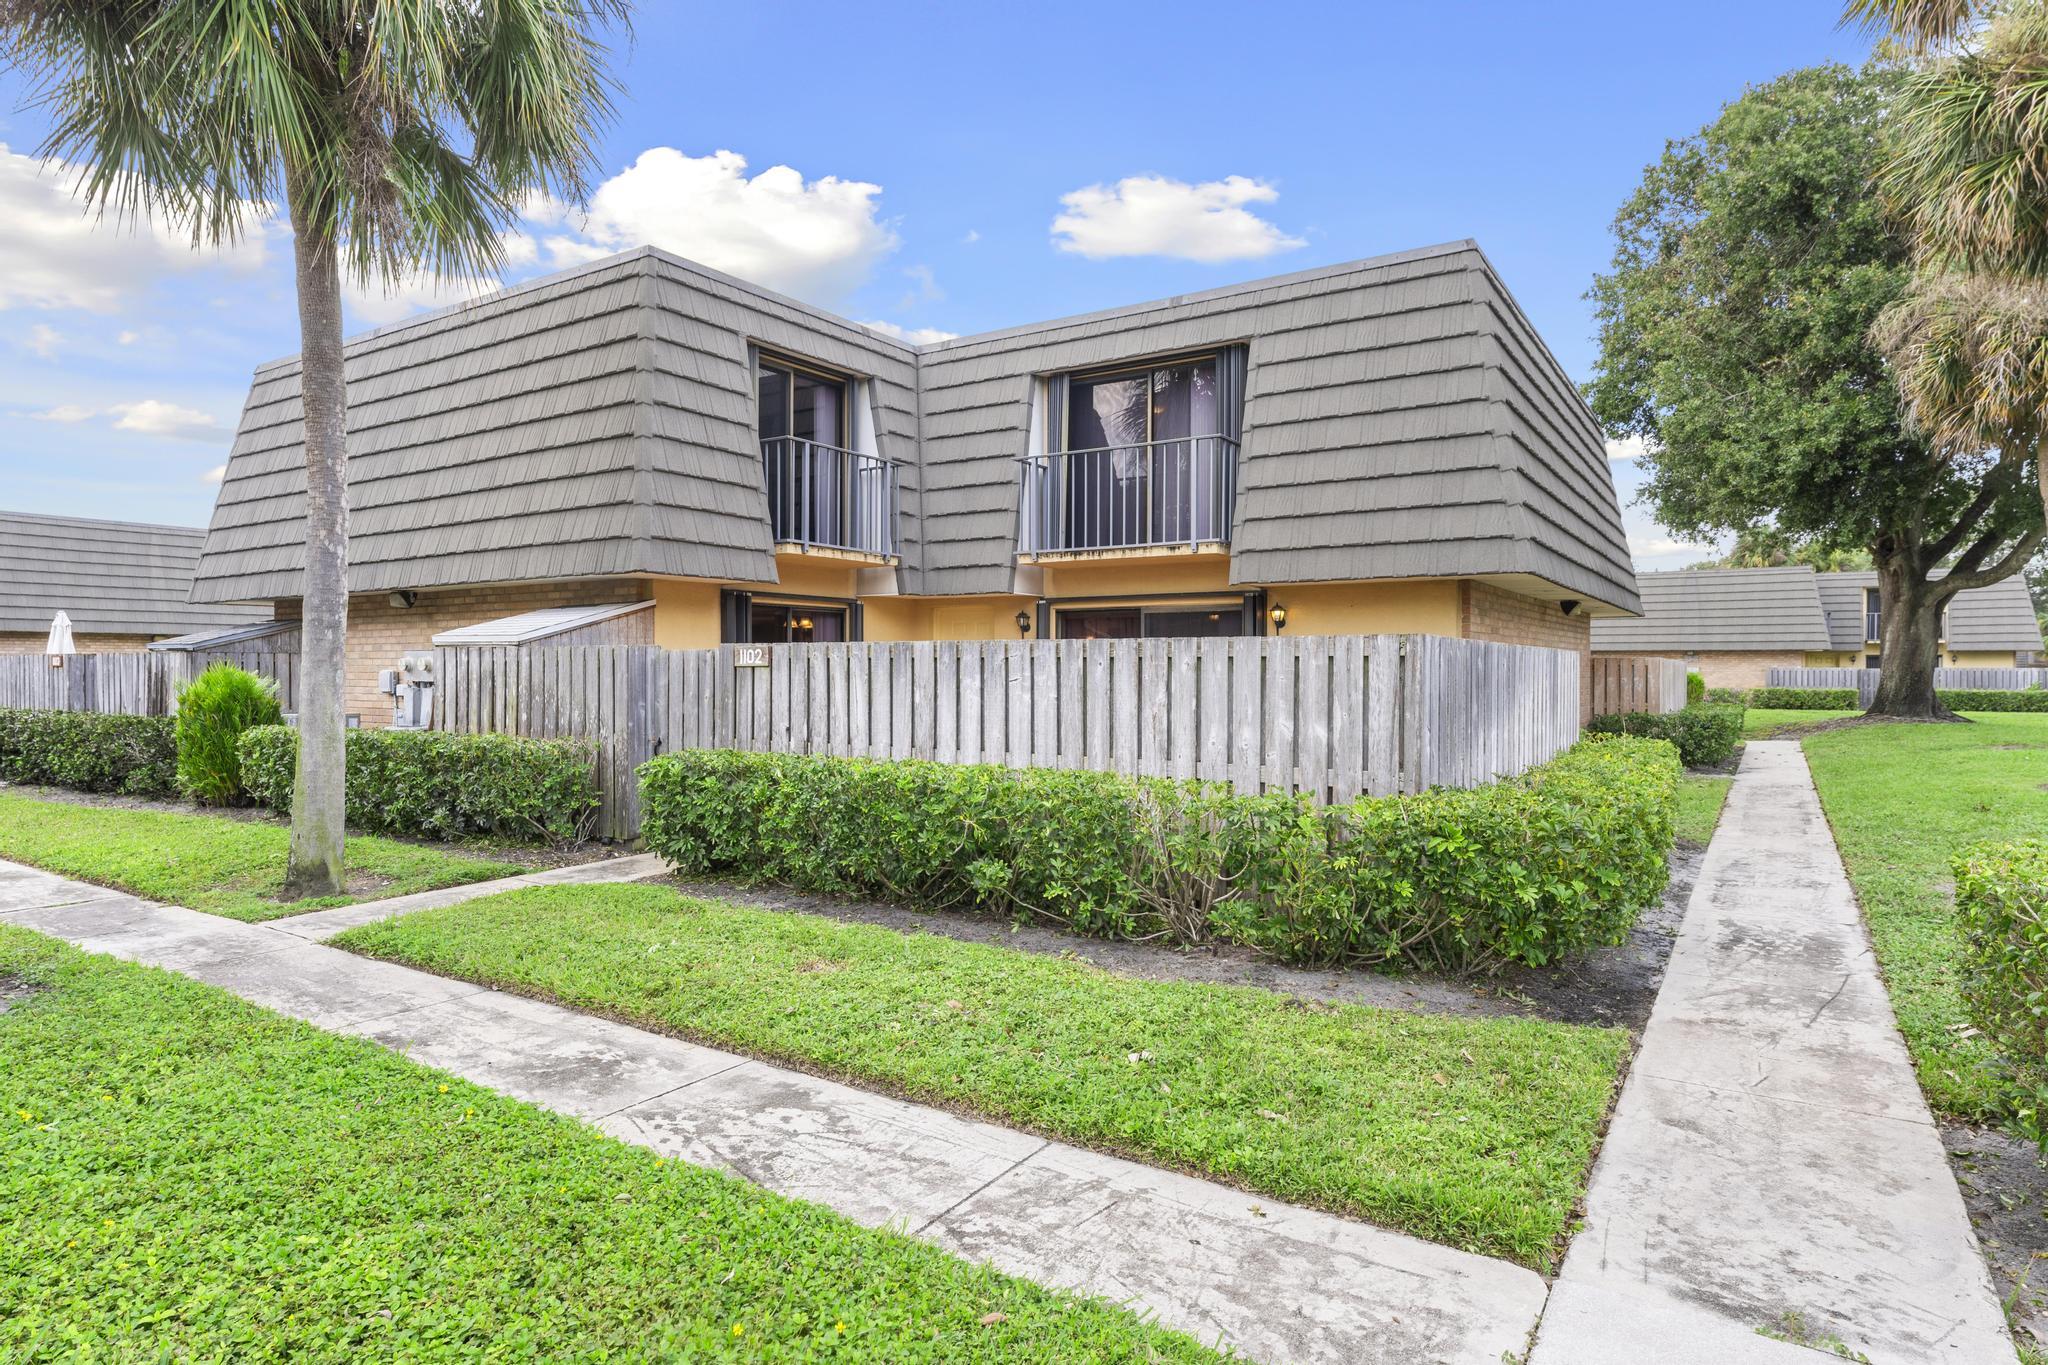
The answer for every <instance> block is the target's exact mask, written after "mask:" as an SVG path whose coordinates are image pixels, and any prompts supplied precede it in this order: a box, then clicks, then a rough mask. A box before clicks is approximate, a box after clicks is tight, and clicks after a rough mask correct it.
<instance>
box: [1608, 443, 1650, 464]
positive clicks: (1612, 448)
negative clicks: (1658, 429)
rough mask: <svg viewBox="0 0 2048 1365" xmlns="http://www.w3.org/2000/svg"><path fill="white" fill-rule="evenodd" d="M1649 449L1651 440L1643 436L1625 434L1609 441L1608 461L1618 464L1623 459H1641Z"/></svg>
mask: <svg viewBox="0 0 2048 1365" xmlns="http://www.w3.org/2000/svg"><path fill="white" fill-rule="evenodd" d="M1649 450H1650V446H1649V442H1647V441H1645V440H1644V439H1643V438H1642V437H1641V436H1623V437H1620V438H1618V439H1616V440H1611V441H1609V442H1608V443H1607V462H1608V463H1609V464H1616V463H1619V462H1620V461H1622V460H1640V459H1642V458H1643V456H1645V455H1647V454H1648V453H1649Z"/></svg>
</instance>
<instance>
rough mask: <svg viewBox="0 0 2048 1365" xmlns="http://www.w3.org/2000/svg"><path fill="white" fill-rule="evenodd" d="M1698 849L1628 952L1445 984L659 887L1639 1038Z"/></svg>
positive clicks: (1158, 971) (1679, 866)
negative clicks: (1626, 1032)
mask: <svg viewBox="0 0 2048 1365" xmlns="http://www.w3.org/2000/svg"><path fill="white" fill-rule="evenodd" d="M1705 851H1706V850H1705V848H1704V846H1702V845H1699V844H1694V843H1690V842H1688V841H1683V840H1681V841H1680V843H1679V845H1678V847H1677V848H1676V849H1674V850H1673V852H1672V855H1671V884H1670V886H1669V887H1668V888H1667V889H1666V890H1665V893H1664V898H1663V901H1662V903H1661V904H1659V905H1657V906H1655V907H1653V908H1652V909H1650V910H1648V911H1646V912H1645V913H1644V914H1643V916H1642V918H1641V919H1640V920H1639V921H1638V922H1637V924H1636V927H1635V929H1634V931H1633V932H1631V933H1630V935H1629V937H1628V940H1627V942H1625V943H1623V944H1622V945H1620V946H1619V947H1615V948H1601V949H1597V950H1595V951H1594V952H1592V953H1589V954H1587V955H1586V956H1585V957H1583V958H1581V959H1579V960H1577V961H1575V962H1572V963H1570V964H1568V965H1565V966H1560V967H1549V968H1526V967H1524V968H1513V969H1510V970H1508V971H1504V972H1502V973H1500V974H1498V975H1494V976H1473V977H1454V976H1442V975H1432V974H1429V973H1422V972H1407V973H1403V974H1401V975H1398V976H1397V975H1394V974H1392V973H1389V972H1381V971H1374V970H1371V969H1369V968H1342V967H1338V968H1311V967H1290V966H1288V965H1286V964H1285V963H1282V962H1276V961H1274V960H1273V959H1272V958H1269V957H1263V956H1261V955H1259V954H1258V953H1255V952H1253V951H1252V950H1251V949H1249V948H1240V947H1236V946H1234V945H1231V944H1204V945H1202V946H1200V947H1194V948H1179V947H1171V946H1168V945H1165V944H1157V943H1127V942H1117V941H1112V940H1107V939H1097V938H1083V937H1081V936H1079V935H1075V934H1069V933H1066V932H1064V931H1062V930H1059V929H1054V928H1050V927H1047V926H1043V925H1034V924H1021V925H1020V924H1014V923H1012V922H1011V921H1009V920H1007V919H1004V918H1001V917H1000V916H995V915H983V914H973V913H966V912H959V911H934V912H925V911H919V910H908V909H904V908H903V907H901V906H895V905H883V904H878V903H875V902H872V901H854V900H841V899H839V898H837V897H833V896H819V895H812V894H810V893H807V892H802V891H793V890H789V889H787V888H784V887H775V886H740V885H735V884H733V883H730V882H706V881H692V880H684V879H681V878H676V877H668V878H662V879H659V881H660V882H664V883H666V884H667V885H670V886H673V887H676V888H677V889H678V890H681V891H683V892H685V893H687V894H689V895H693V896H703V897H706V898H710V899H717V900H723V901H729V902H731V903H733V904H736V905H748V906H755V907H758V908H760V909H764V910H794V911H799V912H801V913H804V914H811V915H824V916H827V917H829V918H832V919H837V920H842V921H845V922H848V923H856V924H875V925H881V926H882V927H884V928H889V929H899V930H902V931H904V932H907V933H927V934H938V935H941V936H943V937H946V938H951V939H957V940H960V941H963V942H968V943H999V944H1002V945H1003V946H1005V947H1008V948H1017V949H1021V950H1023V951H1025V952H1031V953H1043V954H1046V955H1047V956H1051V957H1071V958H1074V959H1075V960H1077V961H1081V962H1088V963H1092V964H1093V965H1095V966H1097V967H1101V968H1103V969H1104V970H1105V971H1111V972H1117V973H1119V974H1121V975H1124V976H1134V977H1139V978H1142V979H1146V980H1152V981H1199V982H1207V983H1210V984H1214V985H1226V986H1256V987H1259V988H1261V989H1264V990H1269V991H1278V992H1281V993H1283V994H1286V995H1292V996H1296V997H1298V998H1300V999H1303V1000H1318V1001H1327V1002H1345V1003H1351V1004H1360V1005H1376V1006H1380V1007H1382V1008H1386V1009H1400V1010H1412V1011H1415V1012H1417V1013H1421V1014H1450V1015H1467V1016H1476V1017H1502V1016H1521V1017H1533V1018H1541V1019H1551V1020H1556V1021H1558V1022H1562V1023H1573V1024H1602V1025H1613V1026H1619V1027H1624V1028H1629V1029H1633V1030H1637V1031H1640V1030H1641V1029H1642V1027H1643V1025H1644V1024H1645V1023H1646V1022H1647V1021H1648V1020H1649V1017H1650V1006H1651V1005H1652V1004H1653V1003H1654V1002H1655V1000H1656V998H1657V987H1658V986H1659V984H1660V983H1661V982H1662V981H1663V979H1664V964H1665V962H1666V961H1667V960H1668V959H1669V958H1670V956H1671V945H1672V943H1673V941H1674V940H1675V939H1676V938H1677V935H1678V924H1679V920H1680V919H1681V918H1682V917H1683V916H1684V913H1685V903H1686V901H1687V899H1689V898H1690V897H1691V895H1692V885H1693V881H1694V880H1695V879H1696V878H1697V877H1698V875H1699V866H1700V859H1701V858H1702V857H1703V856H1704V854H1705Z"/></svg>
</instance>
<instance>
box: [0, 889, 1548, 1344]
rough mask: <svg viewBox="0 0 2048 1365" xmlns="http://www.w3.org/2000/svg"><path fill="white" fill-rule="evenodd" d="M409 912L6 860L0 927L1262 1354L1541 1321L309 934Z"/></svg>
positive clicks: (1079, 1170)
mask: <svg viewBox="0 0 2048 1365" xmlns="http://www.w3.org/2000/svg"><path fill="white" fill-rule="evenodd" d="M620 861H621V862H623V861H624V860H620ZM601 866H608V867H610V868H611V869H612V870H613V871H614V872H630V871H631V870H632V869H630V868H621V867H619V866H618V864H616V863H614V864H608V865H601ZM573 871H574V869H561V870H560V872H558V873H543V874H536V875H535V876H533V877H518V878H511V879H508V880H507V881H503V882H494V883H490V884H489V885H487V886H485V887H466V888H457V889H454V890H452V891H450V892H432V893H428V897H441V896H453V897H455V898H456V899H462V898H466V897H468V896H474V895H479V894H484V893H486V892H488V891H490V890H494V889H502V888H504V887H507V886H510V885H516V884H532V883H533V882H534V881H535V880H537V879H539V878H554V879H556V880H561V879H563V878H564V877H565V876H567V874H569V873H572V872H573ZM424 899H425V898H421V897H406V898H404V899H403V900H394V901H386V902H382V903H380V904H378V905H371V906H351V907H346V908H345V909H343V910H334V911H321V912H318V913H317V914H310V915H301V916H297V917H295V918H293V919H290V920H279V921H275V922H273V923H271V924H268V925H252V924H241V923H237V922H235V921H233V920H227V919H222V918H219V917H217V916H213V915H204V914H200V913H198V912H196V911H192V910H183V909H179V908H176V907H173V906H162V905H155V904H151V903H150V902H147V901H143V900H138V899H137V898H135V897H133V896H127V895H123V894H121V893H120V892H115V891H108V890H105V889H103V888H100V887H96V886H88V885H84V884H82V883H79V882H72V881H67V880H65V879H64V878H61V877H57V876H54V875H52V874H50V873H46V872H41V871H38V870H35V869H33V868H27V867H22V866H19V865H17V864H13V863H6V862H0V923H5V924H14V925H19V926H21V927H23V928H28V929H34V930H38V931H40V932H42V933H46V934H52V935H54V936H56V937H58V938H62V939H66V940H68V941H70V942H72V943H74V944H77V945H78V946H80V947H82V948H86V949H89V950H91V951H94V952H103V953H109V954H111V955H113V956H115V957H120V958H126V959H129V960H132V961H138V962H146V963H152V964H154V965H156V966H160V967H168V968H170V969H172V970H175V971H179V972H182V973H184V974H185V975H187V976H191V977H194V978H196V979H198V980H200V981H205V982H208V983H210V984H212V985H215V986H220V987H224V988H226V989H227V990H231V991H233V992H235V993H236V994H238V995H240V996H242V997H244V998H246V999H248V1000H252V1001H254V1002H255V1003H257V1004H259V1005H264V1006H267V1007H269V1008H271V1009H274V1010H277V1011H279V1012H281V1013H284V1014H288V1015H292V1016H294V1017H296V1018H299V1019H304V1020H306V1021H308V1022H309V1023H313V1024H316V1025H318V1026H320V1027H322V1028H326V1029H332V1030H335V1031H337V1032H341V1033H352V1034H356V1035H359V1036H362V1037H365V1038H370V1039H373V1040H375V1041H376V1042H379V1043H382V1044H383V1045H384V1046H386V1047H389V1048H392V1049H394V1050H397V1051H401V1052H404V1053H406V1054H408V1055H409V1056H411V1057H413V1058H414V1059H416V1060H418V1061H421V1062H425V1063H427V1064H429V1065H432V1066H436V1067H439V1068H441V1069H442V1070H444V1071H449V1072H452V1073H454V1074H456V1075H459V1076H463V1077H466V1078H467V1079H469V1080H472V1081H475V1082H477V1083H479V1084H481V1085H486V1086H489V1087H491V1088H492V1089H494V1090H498V1091H502V1092H503V1093H505V1094H508V1095H511V1096H514V1097H516V1098H518V1099H522V1100H527V1101H530V1102H532V1103H534V1104H538V1105H541V1106H543V1107H545V1108H549V1109H553V1110H557V1111H559V1112H561V1113H565V1114H570V1115H574V1116H576V1117H578V1118H582V1119H586V1120H588V1121H590V1122H592V1123H595V1124H597V1125H598V1126H600V1127H601V1128H603V1129H605V1130H606V1131H607V1132H610V1133H613V1134H615V1135H617V1136H618V1137H621V1138H624V1139H626V1140H627V1141H630V1142H636V1143H639V1144H641V1145H642V1146H646V1147H650V1148H653V1149H654V1150H655V1151H658V1152H662V1153H664V1154H666V1155H669V1156H674V1157H678V1158H681V1159H683V1160H687V1161H691V1162H695V1163H698V1164H701V1165H705V1166H715V1167H719V1168H722V1169H725V1170H728V1171H731V1172H733V1173H735V1174H737V1175H740V1176H743V1177H745V1178H746V1179H748V1180H751V1181H753V1182H755V1183H756V1184H759V1185H762V1186H765V1187H767V1188H768V1189H771V1190H775V1191H778V1192H780V1193H782V1194H786V1195H792V1196H794V1197H797V1198H801V1199H808V1200H814V1201H816V1202H818V1203H821V1204H827V1205H830V1206H831V1207H833V1208H835V1209H837V1210H839V1211H840V1212H841V1213H843V1214H845V1215H847V1216H848V1217H850V1218H852V1219H854V1220H855V1221H857V1222H860V1223H864V1224H867V1225H869V1226H872V1227H881V1226H894V1227H898V1228H902V1229H904V1230H907V1231H909V1232H911V1233H913V1234H915V1235H916V1236H919V1237H922V1238H925V1239H927V1240H929V1241H932V1242H935V1243H937V1244H939V1245H940V1246H943V1247H946V1248H948V1249H950V1250H952V1251H954V1252H957V1253H958V1254H960V1255H962V1256H965V1257H968V1258H970V1259H974V1260H981V1261H988V1262H992V1263H993V1264H994V1265H996V1266H997V1267H998V1268H1000V1269H1002V1270H1006V1271H1009V1272H1011V1273H1013V1274H1017V1275H1022V1276H1026V1277H1028V1278H1030V1279H1033V1280H1037V1281H1039V1282H1041V1283H1044V1284H1050V1285H1058V1286H1063V1287H1067V1288H1073V1289H1078V1290H1081V1291H1083V1292H1085V1293H1090V1294H1096V1295H1100V1296H1102V1297H1104V1298H1107V1299H1111V1300H1114V1301H1118V1302H1128V1303H1130V1304H1131V1305H1132V1306H1133V1307H1135V1308H1137V1309H1139V1310H1141V1311H1146V1312H1149V1313H1151V1314H1153V1315H1155V1316H1156V1317H1158V1318H1159V1319H1160V1320H1161V1321H1163V1322H1165V1323H1167V1324H1169V1325H1171V1326H1174V1327H1177V1328H1180V1329H1182V1330H1183V1331H1186V1332H1188V1333H1190V1334H1192V1335H1194V1336H1196V1337H1199V1338H1201V1339H1202V1340H1204V1341H1208V1342H1218V1341H1221V1342H1225V1343H1228V1344H1230V1345H1231V1346H1234V1347H1235V1348H1236V1349H1237V1350H1238V1351H1239V1352H1241V1353H1243V1354H1246V1355H1249V1356H1251V1357H1253V1358H1254V1359H1257V1360H1262V1361H1266V1362H1269V1363H1272V1362H1280V1361H1330V1362H1340V1361H1341V1362H1370V1361H1380V1362H1386V1363H1387V1365H1395V1363H1396V1362H1398V1363H1399V1365H1420V1363H1421V1362H1439V1361H1441V1362H1470V1363H1471V1365H1499V1362H1500V1361H1501V1360H1503V1359H1512V1358H1516V1357H1518V1356H1519V1355H1520V1353H1521V1352H1522V1351H1523V1350H1524V1349H1525V1348H1526V1347H1527V1344H1528V1340H1529V1334H1530V1331H1531V1330H1532V1329H1533V1328H1534V1326H1535V1324H1536V1319H1537V1315H1538V1314H1539V1313H1540V1312H1541V1311H1542V1308H1543V1298H1544V1285H1543V1281H1542V1279H1541V1278H1540V1277H1539V1276H1537V1275H1536V1274H1535V1273H1533V1272H1531V1271H1528V1270H1524V1269H1522V1268H1520V1267H1518V1266H1513V1265H1509V1264H1507V1263H1506V1262H1503V1261H1496V1260H1491V1259H1489V1258H1487V1257H1483V1256H1474V1255H1470V1254H1468V1253H1465V1252H1460V1251H1453V1250H1450V1249H1449V1248H1446V1247H1441V1246H1437V1245H1435V1244H1433V1243H1429V1242H1423V1241H1418V1240H1416V1239H1415V1238H1411V1237H1404V1236H1401V1235H1399V1234H1396V1233H1391V1232H1387V1231H1384V1230H1382V1229H1379V1228H1374V1227H1369V1226H1367V1225H1365V1224H1362V1223H1355V1222H1351V1221H1349V1220H1347V1219H1343V1218H1338V1217H1335V1216H1333V1215H1330V1214H1325V1213H1318V1212H1315V1211H1313V1210H1308V1209H1300V1208H1293V1207H1290V1206H1288V1205H1285V1204H1281V1203H1278V1202H1276V1201H1274V1200H1271V1199H1266V1198H1262V1197H1259V1196H1255V1195H1247V1194H1245V1193H1243V1192H1241V1191H1238V1190H1233V1189H1230V1188H1227V1187H1225V1186H1221V1185H1215V1184H1211V1183H1209V1182H1207V1181H1202V1180H1196V1179H1192V1178H1190V1177H1187V1176H1183V1175H1176V1174H1173V1173H1170V1172H1166V1171H1160V1170H1155V1169H1153V1168H1151V1167H1147V1166H1142V1165H1138V1164H1136V1163H1133V1162H1129V1161H1121V1160H1117V1159H1115V1158H1113V1157H1105V1156H1099V1155H1097V1154H1095V1153H1092V1152H1085V1151H1081V1150H1078V1149H1076V1148H1073V1147H1068V1146H1065V1145H1063V1144H1061V1143H1057V1142H1047V1141H1045V1140H1044V1139H1042V1138H1038V1137H1032V1136H1029V1135H1027V1134H1023V1133H1017V1132H1012V1131H1010V1130H1008V1129H1005V1128H999V1127H996V1126H994V1125H991V1124H985V1123H975V1122H971V1121H969V1120H966V1119H962V1118H958V1117H956V1116H954V1115H952V1114H948V1113H944V1112H942V1111H939V1110H934V1109H927V1108H924V1107H922V1106H920V1105H915V1104H908V1103H904V1102H902V1101H898V1100H892V1099H885V1098H882V1097H880V1096H876V1095H871V1094H868V1093H866V1092H864V1091H860V1090H854V1089H852V1088H850V1087H847V1086H843V1085H837V1084H834V1083H832V1082H830V1081H824V1080H819V1079H817V1078H816V1077H812V1076H807V1075H803V1074H801V1073H799V1072H794V1071H789V1070H785V1069H783V1068H781V1067H776V1066H771V1065H768V1064H766V1063H762V1062H757V1061H751V1060H749V1059H747V1058H744V1057H739V1056H734V1055H732V1054H729V1053H724V1052H718V1051H714V1050H712V1049H710V1048H702V1047H696V1046H693V1045H691V1044H689V1043H684V1042H679V1041H677V1040H675V1039H672V1038H666V1037H662V1036H659V1035H656V1034H651V1033H645V1032H642V1031H640V1030H638V1029H633V1028H627V1027H625V1026H623V1025H620V1024H614V1023H610V1022H608V1021H605V1020H602V1019H596V1018H592V1017H590V1016H588V1015H582V1014H576V1013H573V1012H571V1011H568V1010H563V1009H557V1008H555V1007H553V1006H550V1005H543V1004H538V1003H536V1002H533V1001H530V1000H525V999H521V998H519V997H517V996H511V995H504V994H500V993H499V992H496V991H488V990H479V989H478V988H477V987H475V986H473V985H469V984H467V983H464V982H459V981H451V980H448V979H446V978H444V977H439V976H432V975H429V974H427V973H425V972H419V971H414V970H412V969H410V968H406V967H401V966H397V965H395V964H393V963H387V962H377V961H372V960H370V959H367V958H361V957H356V956H354V955H352V954H349V953H345V952H342V951H341V950H339V949H336V948H329V947H325V946H323V945H321V944H320V943H317V942H314V941H312V940H313V939H317V938H319V937H324V936H325V935H327V934H330V933H338V932H339V931H340V930H341V929H342V928H344V927H347V924H350V923H361V922H365V921H367V920H371V919H377V918H381V917H383V916H384V915H386V914H392V913H401V912H402V911H403V910H405V909H408V908H414V909H416V908H423V900H424ZM437 903H438V902H437Z"/></svg>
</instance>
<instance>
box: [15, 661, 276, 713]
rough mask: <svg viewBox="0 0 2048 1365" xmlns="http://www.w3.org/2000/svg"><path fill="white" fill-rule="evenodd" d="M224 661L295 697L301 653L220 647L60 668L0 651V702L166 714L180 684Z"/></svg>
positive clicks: (174, 705) (175, 705) (53, 708)
mask: <svg viewBox="0 0 2048 1365" xmlns="http://www.w3.org/2000/svg"><path fill="white" fill-rule="evenodd" d="M221 662H227V663H231V664H234V665H236V666H237V667H240V668H246V669H248V670H249V671H250V672H252V673H260V674H262V675H263V676H264V677H266V678H273V679H275V680H276V682H277V690H278V697H279V699H280V700H281V701H283V703H284V706H285V709H286V710H287V711H289V710H291V709H293V707H294V706H295V705H296V699H297V696H298V669H299V656H298V655H296V654H276V653H271V652H270V651H267V650H246V649H223V650H217V651H211V650H210V651H206V652H204V653H199V652H190V653H188V652H183V651H178V652H165V653H160V654H152V653H135V654H66V655H65V656H64V666H63V667H62V668H52V667H50V659H49V656H48V655H45V654H0V706H19V707H31V708H35V709H39V710H49V711H98V712H100V713H102V714H105V715H116V716H168V715H171V714H172V713H174V712H175V711H176V710H177V709H178V689H179V688H181V687H183V686H184V685H185V684H186V683H188V682H190V681H191V680H192V679H193V678H196V677H198V676H199V675H200V674H201V673H202V672H204V671H205V670H206V669H207V668H208V667H209V666H210V665H212V664H216V663H221Z"/></svg>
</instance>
